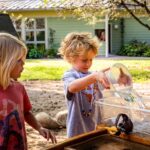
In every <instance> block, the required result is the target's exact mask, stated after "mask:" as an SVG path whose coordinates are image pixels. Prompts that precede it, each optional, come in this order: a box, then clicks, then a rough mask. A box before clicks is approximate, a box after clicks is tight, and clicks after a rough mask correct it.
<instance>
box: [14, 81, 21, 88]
mask: <svg viewBox="0 0 150 150" xmlns="http://www.w3.org/2000/svg"><path fill="white" fill-rule="evenodd" d="M12 84H13V85H14V86H15V87H16V88H22V89H24V85H23V84H22V83H20V82H19V81H13V82H12Z"/></svg>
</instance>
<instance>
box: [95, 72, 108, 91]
mask: <svg viewBox="0 0 150 150" xmlns="http://www.w3.org/2000/svg"><path fill="white" fill-rule="evenodd" d="M105 71H106V70H103V71H99V72H97V75H96V80H97V81H99V82H100V83H101V84H102V85H103V86H104V88H106V89H110V83H109V81H108V79H107V77H106V75H105V73H104V72H105Z"/></svg>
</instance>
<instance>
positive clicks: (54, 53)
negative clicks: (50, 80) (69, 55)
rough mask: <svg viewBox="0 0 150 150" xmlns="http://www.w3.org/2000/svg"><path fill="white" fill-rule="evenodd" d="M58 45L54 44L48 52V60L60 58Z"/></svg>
mask: <svg viewBox="0 0 150 150" xmlns="http://www.w3.org/2000/svg"><path fill="white" fill-rule="evenodd" d="M58 47H59V45H58V44H53V45H52V46H51V48H50V49H48V50H46V56H47V57H48V58H58V57H59V55H58Z"/></svg>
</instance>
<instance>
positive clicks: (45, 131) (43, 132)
mask: <svg viewBox="0 0 150 150" xmlns="http://www.w3.org/2000/svg"><path fill="white" fill-rule="evenodd" d="M39 133H40V134H41V135H42V136H43V137H44V138H46V139H47V140H48V141H49V139H51V141H52V143H57V140H56V137H55V136H54V135H53V134H52V132H51V131H50V130H48V129H46V128H43V127H40V129H39Z"/></svg>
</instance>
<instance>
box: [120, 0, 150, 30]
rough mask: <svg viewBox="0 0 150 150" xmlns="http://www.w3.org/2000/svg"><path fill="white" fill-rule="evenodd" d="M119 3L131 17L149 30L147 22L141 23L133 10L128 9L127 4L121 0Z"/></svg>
mask: <svg viewBox="0 0 150 150" xmlns="http://www.w3.org/2000/svg"><path fill="white" fill-rule="evenodd" d="M121 4H122V6H123V7H124V8H125V9H126V10H127V11H128V12H129V13H130V15H132V16H133V18H134V19H135V20H136V21H138V22H139V23H140V24H141V25H143V26H144V27H146V28H147V29H148V30H150V26H149V25H148V24H145V23H143V22H142V21H141V20H140V19H139V18H138V17H137V16H136V15H135V14H134V13H133V12H132V10H130V9H129V8H128V7H127V5H126V4H125V3H124V1H123V0H121Z"/></svg>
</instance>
